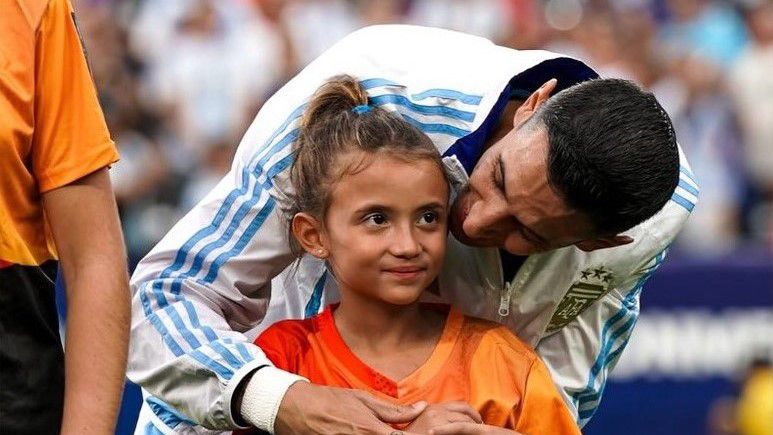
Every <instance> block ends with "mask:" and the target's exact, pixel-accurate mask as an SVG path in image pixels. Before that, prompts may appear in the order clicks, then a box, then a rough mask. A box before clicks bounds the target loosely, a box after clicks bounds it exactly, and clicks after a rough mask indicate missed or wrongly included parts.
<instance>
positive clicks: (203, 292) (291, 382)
mask: <svg viewBox="0 0 773 435" xmlns="http://www.w3.org/2000/svg"><path fill="white" fill-rule="evenodd" d="M341 73H346V74H350V75H352V76H355V77H358V78H359V79H360V80H361V83H362V84H363V86H364V87H365V88H366V89H367V91H368V93H369V96H370V104H372V105H376V106H381V107H386V108H388V109H390V110H395V111H397V112H398V113H400V114H401V115H402V116H403V117H404V118H405V119H407V120H409V121H410V122H412V123H414V124H415V125H417V126H418V127H419V128H421V129H422V130H423V131H424V132H425V133H427V134H428V135H429V136H430V137H431V138H432V140H433V141H434V143H435V144H436V146H437V148H438V151H439V152H440V153H441V154H443V155H444V156H446V159H445V162H446V165H447V169H448V172H449V176H450V177H451V179H452V182H453V183H454V185H455V187H456V190H457V193H458V195H457V198H456V199H455V202H454V207H453V210H452V218H451V227H452V232H453V235H454V237H450V238H449V251H450V252H449V255H448V259H447V262H446V265H445V266H444V271H443V273H442V274H441V279H440V294H439V295H436V296H437V297H439V298H441V299H443V300H446V301H450V302H452V303H453V304H454V305H455V306H457V307H458V308H460V309H461V310H463V311H464V312H465V313H466V314H471V315H476V316H479V317H484V318H488V319H493V320H496V321H499V322H501V323H503V324H505V325H507V326H509V327H510V328H511V329H512V330H513V331H514V332H515V333H516V334H518V335H519V336H520V337H521V338H522V339H524V340H525V341H527V342H528V343H530V344H531V345H533V346H535V348H536V349H537V351H538V352H539V353H540V355H541V356H542V358H543V359H544V360H545V363H546V364H547V365H548V367H549V368H550V370H551V375H552V376H553V378H554V381H555V382H556V384H557V386H558V387H559V389H560V391H561V393H562V395H563V397H564V400H565V401H566V403H567V405H568V406H569V408H570V409H571V410H572V412H574V413H575V415H577V417H578V420H579V421H580V423H585V422H587V421H588V420H589V419H590V417H591V415H592V414H593V412H594V410H595V408H596V406H597V404H598V402H599V399H600V396H601V393H602V392H603V386H604V382H605V380H606V377H607V374H608V372H609V370H610V369H611V367H612V366H613V365H614V363H615V361H617V358H618V357H619V355H620V353H621V352H622V350H623V348H624V347H625V343H626V342H627V339H628V337H629V336H630V333H631V330H632V328H633V324H634V323H635V321H636V317H637V314H638V296H639V292H640V290H641V287H642V285H643V283H644V281H645V280H646V278H647V277H648V276H649V275H650V274H651V273H652V271H654V270H655V269H656V268H657V267H658V266H659V265H660V263H661V262H662V261H663V258H664V256H665V250H666V248H667V247H668V245H669V243H670V242H671V240H672V239H673V238H674V236H675V235H676V233H677V232H678V230H679V228H680V227H681V226H682V225H683V223H684V221H685V220H686V218H687V216H688V214H689V210H691V209H692V207H693V206H694V204H695V201H696V200H697V198H696V197H695V196H694V195H693V193H695V194H697V190H696V186H695V184H694V182H693V181H692V180H691V178H690V176H689V169H688V167H687V166H686V162H683V163H682V166H681V172H680V163H679V160H680V158H679V151H678V148H677V145H676V141H675V138H674V132H673V129H672V127H671V122H670V120H669V119H668V117H667V115H666V114H665V112H664V111H663V110H662V108H661V107H660V105H659V104H658V103H657V101H656V100H655V99H654V97H653V96H652V95H651V94H647V93H644V92H642V91H641V90H640V89H638V88H637V87H636V86H634V85H632V84H630V83H627V82H624V81H619V80H592V81H587V82H586V80H588V79H592V78H595V77H596V74H595V73H594V72H593V71H592V70H591V69H590V68H588V67H587V66H585V65H584V64H583V63H582V62H580V61H577V60H574V59H570V58H566V57H563V56H560V55H557V54H554V53H549V52H542V51H527V52H518V51H515V50H510V49H506V48H503V47H497V46H495V45H493V44H491V43H490V42H489V41H487V40H485V39H481V38H477V37H473V36H469V35H464V34H460V33H455V32H450V31H445V30H439V29H428V28H421V27H412V26H377V27H371V28H367V29H363V30H360V31H358V32H355V33H354V34H352V35H350V36H348V37H347V38H345V39H344V40H342V41H341V42H340V43H338V44H337V45H336V46H335V47H333V48H331V49H330V50H329V51H328V52H326V53H325V54H323V55H322V56H321V57H320V58H318V59H317V60H316V61H314V62H312V63H311V64H310V65H309V66H308V67H307V68H306V69H305V70H304V71H302V72H301V73H300V74H299V75H298V76H297V77H295V78H294V79H293V80H291V81H290V82H289V83H288V84H287V85H286V86H285V87H284V88H282V89H281V90H280V91H279V92H278V93H277V94H276V95H274V97H272V98H271V99H270V100H269V101H268V102H267V103H266V105H265V106H264V107H263V109H262V110H261V111H260V113H259V114H258V115H257V118H256V120H255V122H254V123H253V125H252V126H251V127H250V129H249V131H248V132H247V134H246V135H245V138H244V140H243V141H242V143H241V145H240V147H239V150H238V151H237V155H236V158H235V161H234V165H233V169H232V172H231V173H230V174H229V175H228V176H226V178H225V179H223V180H222V182H221V183H220V184H219V185H218V186H217V187H216V188H215V190H214V191H213V192H212V193H210V195H208V197H207V198H205V199H204V200H203V201H202V202H201V203H200V204H199V205H198V206H197V207H196V208H194V210H193V211H191V213H189V214H188V215H187V216H186V217H185V218H183V220H182V221H181V222H180V223H178V225H177V226H175V228H173V229H172V231H171V232H170V233H169V234H168V235H167V236H166V237H165V238H164V240H162V241H161V242H160V243H159V245H158V246H157V247H156V248H155V249H154V250H153V251H152V252H151V253H150V254H149V255H148V256H147V257H146V258H145V259H144V260H143V261H142V262H141V263H140V265H139V266H138V268H137V271H136V273H135V275H134V277H133V280H132V285H133V287H134V290H135V292H136V293H135V296H134V299H133V322H132V343H131V349H130V369H129V373H130V378H131V379H132V380H134V381H135V382H138V383H140V384H141V385H142V386H143V387H144V388H145V390H146V392H147V393H148V395H147V397H146V400H145V403H144V404H143V411H142V413H141V424H140V425H139V426H138V430H139V431H145V430H149V431H153V430H160V431H162V432H163V431H167V432H168V431H172V430H174V431H178V430H179V431H183V428H184V427H185V425H186V424H188V422H191V421H192V422H195V423H197V424H201V425H204V426H205V427H208V428H212V429H216V430H227V429H232V428H235V427H240V426H245V425H253V426H256V427H258V428H260V429H263V430H266V431H270V432H276V433H281V434H283V433H320V432H339V433H341V432H344V433H351V432H356V433H390V431H391V428H390V426H388V425H387V424H386V423H387V422H388V423H401V422H408V421H411V420H412V419H413V418H415V417H416V416H417V415H418V414H420V413H421V412H422V411H423V409H424V407H423V405H421V404H419V405H418V406H415V407H413V408H399V407H393V406H389V405H385V404H383V403H382V402H380V401H378V400H376V399H375V398H373V397H370V396H368V395H366V394H364V393H362V392H357V391H350V390H339V389H334V388H327V387H320V386H313V385H309V384H308V383H305V382H298V381H299V380H302V379H300V378H299V377H297V376H294V375H291V374H288V373H285V372H282V371H280V370H278V369H276V368H274V367H271V365H270V363H269V362H268V360H267V359H266V358H265V356H264V355H263V354H262V352H261V351H260V350H259V349H258V348H257V347H255V346H252V345H251V344H249V341H248V340H247V339H246V337H245V335H244V333H245V332H247V331H248V330H250V329H251V328H253V327H255V326H256V325H257V326H258V330H262V329H264V328H265V327H266V326H267V325H269V324H270V323H272V322H273V321H276V320H278V319H282V318H289V317H303V316H309V315H312V314H315V313H316V312H317V311H318V310H319V309H320V307H322V306H324V304H325V303H326V302H329V301H331V300H334V299H335V294H336V290H335V280H334V279H332V278H331V277H330V276H329V275H328V272H327V269H326V267H325V264H324V263H322V262H321V261H316V260H314V259H312V258H306V257H304V258H303V259H301V260H300V263H299V264H298V265H297V266H298V267H297V269H296V268H289V269H288V266H289V265H290V263H291V261H292V259H293V257H292V254H291V252H290V250H289V247H288V241H287V228H286V225H285V223H284V217H283V215H282V211H281V210H282V207H283V201H284V199H285V198H286V197H287V194H288V180H287V172H288V171H287V169H288V168H289V166H290V165H291V163H292V154H291V145H292V142H293V141H294V140H295V138H296V137H297V134H298V131H297V126H298V120H299V118H300V115H301V114H302V113H303V108H304V102H305V101H306V100H307V99H308V97H309V96H310V95H311V94H312V93H313V92H314V90H315V89H316V88H317V87H318V86H319V85H321V84H322V83H323V82H324V81H325V80H326V79H328V78H330V77H332V76H335V75H337V74H341ZM553 78H555V79H556V80H551V79H553ZM583 82H584V83H583ZM578 83H579V84H578ZM558 90H563V91H562V92H560V93H558V94H557V95H555V96H554V97H552V98H551V97H550V95H551V94H552V93H553V92H554V91H558ZM468 174H469V178H468ZM680 174H681V175H680ZM680 177H682V178H680ZM677 184H678V185H679V187H677ZM675 188H676V191H675ZM653 215H656V217H655V218H654V219H649V220H647V219H648V218H650V217H651V216H653ZM642 222H643V223H642ZM631 227H634V228H633V229H631ZM629 229H630V230H629ZM623 232H625V234H623ZM473 246H475V247H473ZM602 248H607V249H602ZM283 271H284V272H283ZM253 332H254V331H253ZM457 429H458V432H459V433H479V432H481V431H485V430H486V428H484V427H483V426H481V425H474V424H473V425H468V426H464V427H463V428H456V429H455V430H457Z"/></svg>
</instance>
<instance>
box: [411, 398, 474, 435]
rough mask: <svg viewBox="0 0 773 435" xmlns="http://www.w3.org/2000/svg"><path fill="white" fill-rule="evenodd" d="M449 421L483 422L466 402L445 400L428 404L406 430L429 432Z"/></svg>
mask: <svg viewBox="0 0 773 435" xmlns="http://www.w3.org/2000/svg"><path fill="white" fill-rule="evenodd" d="M449 423H477V424H480V423H483V419H482V418H481V416H480V413H478V411H476V410H474V409H473V408H472V407H471V406H470V405H469V404H467V403H465V402H444V403H438V404H434V405H428V406H427V408H426V409H425V410H424V412H422V413H421V415H419V416H418V417H417V418H416V420H414V421H413V423H411V424H409V425H408V427H407V428H406V430H409V431H411V432H414V433H428V432H430V429H432V428H436V427H441V426H444V425H447V424H449Z"/></svg>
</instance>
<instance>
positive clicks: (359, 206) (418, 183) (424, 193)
mask: <svg viewBox="0 0 773 435" xmlns="http://www.w3.org/2000/svg"><path fill="white" fill-rule="evenodd" d="M344 158H346V159H347V161H348V162H355V163H358V162H360V161H363V162H365V163H364V164H363V165H358V166H360V167H359V168H358V169H359V171H357V172H356V173H354V174H346V175H344V176H343V177H342V178H341V180H340V181H337V182H336V183H335V185H334V186H333V190H332V192H331V201H330V205H329V208H328V211H327V214H326V216H325V219H324V223H323V225H322V226H321V228H320V242H321V244H322V245H323V248H324V249H325V250H326V252H327V260H328V262H329V263H330V265H331V266H332V269H333V273H334V274H335V277H336V279H337V280H338V283H339V285H340V287H341V290H342V291H352V292H357V293H358V294H360V295H362V296H367V297H371V298H374V299H378V300H381V301H384V302H387V303H390V304H395V305H406V304H410V303H413V302H415V301H416V300H417V299H418V298H419V296H420V294H421V292H422V291H424V290H425V289H426V288H427V287H428V286H429V285H430V284H431V283H432V281H433V280H434V279H435V277H437V275H438V273H439V272H440V267H441V265H442V263H443V256H444V254H445V247H446V235H447V233H446V231H447V218H448V185H447V183H446V181H445V178H444V177H443V173H442V172H441V169H440V168H439V167H438V165H437V164H436V163H434V162H432V161H430V160H426V159H420V160H415V161H406V160H404V159H399V158H395V157H394V156H390V155H388V154H379V155H376V156H373V155H368V154H364V153H354V154H350V155H348V156H346V157H344ZM349 159H351V160H349ZM363 168H364V169H363Z"/></svg>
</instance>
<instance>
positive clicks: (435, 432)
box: [429, 422, 522, 435]
mask: <svg viewBox="0 0 773 435" xmlns="http://www.w3.org/2000/svg"><path fill="white" fill-rule="evenodd" d="M429 435H522V434H521V433H520V432H516V431H514V430H510V429H502V428H501V427H496V426H489V425H487V424H478V423H469V422H454V423H448V424H444V425H442V426H438V427H435V428H433V429H431V430H430V431H429Z"/></svg>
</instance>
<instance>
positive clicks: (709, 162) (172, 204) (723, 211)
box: [60, 0, 773, 435]
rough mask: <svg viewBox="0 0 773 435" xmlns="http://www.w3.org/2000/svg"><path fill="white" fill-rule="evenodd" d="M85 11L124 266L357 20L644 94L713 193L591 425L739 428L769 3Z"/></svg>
mask: <svg viewBox="0 0 773 435" xmlns="http://www.w3.org/2000/svg"><path fill="white" fill-rule="evenodd" d="M73 3H74V6H75V8H76V11H77V14H78V15H77V16H78V20H79V27H80V30H81V33H82V36H83V38H84V40H85V44H86V47H87V49H88V55H89V61H90V65H91V70H92V73H93V76H94V80H95V82H96V85H97V88H98V90H99V95H100V100H101V103H102V106H103V109H104V111H105V115H106V118H107V121H108V125H109V127H110V130H111V132H112V135H113V137H114V138H115V140H116V142H117V144H118V147H119V149H120V152H121V156H122V159H121V161H120V162H119V163H118V164H117V165H116V166H115V167H114V168H113V169H112V170H111V176H112V179H113V183H114V187H115V191H116V195H117V198H118V203H119V207H120V211H121V218H122V220H123V229H124V233H125V236H126V243H127V247H128V250H129V259H130V263H131V264H136V262H137V261H138V260H139V259H140V258H141V257H142V256H143V255H144V254H145V253H146V252H147V251H148V249H150V248H151V247H152V246H153V245H154V243H155V242H156V241H157V240H158V239H159V238H160V237H162V236H163V234H164V233H165V232H166V231H167V229H168V228H170V227H171V225H172V224H173V223H174V222H175V221H176V220H177V219H178V218H180V217H181V216H182V215H183V214H184V213H185V212H186V211H187V210H188V209H190V208H191V207H192V206H193V205H194V204H195V203H196V202H197V201H198V200H199V199H200V198H202V197H203V195H204V194H205V193H206V192H207V191H208V190H209V189H210V188H211V187H213V186H214V184H215V183H216V182H217V181H218V180H219V179H220V178H221V177H222V176H223V174H224V173H225V172H226V171H227V170H228V168H229V166H230V162H231V158H232V155H233V152H234V150H235V147H236V144H238V141H239V139H240V137H241V134H242V133H243V131H244V130H245V129H246V127H247V125H248V123H249V122H250V121H251V120H252V118H253V116H254V114H255V113H256V111H257V110H258V109H259V108H260V106H261V104H262V103H263V101H265V99H266V98H267V97H268V96H270V95H271V94H272V92H273V91H274V90H276V89H277V88H278V87H280V86H281V85H282V83H284V82H285V81H286V80H288V79H289V78H290V77H292V75H293V74H294V73H295V72H296V71H298V70H299V69H300V68H302V67H303V66H304V65H305V64H306V63H308V62H309V61H310V60H312V59H313V58H314V57H316V56H317V55H318V54H319V53H321V52H322V51H323V50H324V49H325V48H327V47H329V46H330V45H332V44H333V43H334V42H335V41H336V40H337V39H339V38H341V37H342V36H344V35H346V34H347V33H349V32H350V31H352V30H355V29H357V28H359V27H362V26H365V25H368V24H375V23H393V22H402V23H414V24H423V25H431V26H437V27H445V28H451V29H456V30H461V31H465V32H468V33H473V34H478V35H481V36H485V37H487V38H489V39H492V40H494V41H496V42H498V43H500V44H503V45H508V46H512V47H515V48H520V49H531V48H546V49H550V50H553V51H558V52H562V53H567V54H570V55H574V56H576V57H580V58H582V59H584V60H586V61H587V62H588V63H589V64H590V65H591V66H593V67H594V68H595V69H596V70H597V71H599V72H600V73H601V74H602V75H603V76H606V77H624V78H628V79H631V80H635V81H637V82H638V83H640V84H642V85H643V86H645V87H647V88H649V89H651V90H652V91H653V92H655V94H656V95H657V96H658V98H659V99H660V101H661V102H662V103H663V105H664V106H665V107H666V109H667V110H668V111H669V113H670V115H671V116H672V117H673V119H674V122H675V126H676V131H677V136H678V137H679V140H680V143H681V144H682V146H683V148H684V150H685V151H686V152H687V154H688V157H689V159H690V162H691V164H692V166H693V171H694V173H695V175H696V177H697V179H698V182H699V184H700V185H701V203H700V205H699V206H698V207H697V208H696V210H695V211H694V213H693V215H692V217H691V219H690V222H689V223H688V226H687V228H686V229H685V230H684V232H683V233H682V235H681V236H680V238H679V239H678V240H677V242H676V243H675V244H674V245H673V246H672V249H671V251H670V253H669V258H668V259H667V261H666V263H665V265H664V266H663V267H662V268H661V271H660V272H659V273H657V274H655V276H654V277H653V278H652V280H651V281H650V283H649V285H648V286H647V288H646V290H645V291H644V292H643V296H642V313H641V317H640V319H639V322H638V325H637V329H636V331H635V333H634V336H633V338H632V340H631V343H630V344H629V348H628V350H627V351H626V352H625V353H624V355H623V357H622V359H621V360H620V363H619V365H618V368H617V369H616V371H615V373H614V374H613V377H612V379H611V381H610V382H609V384H608V385H607V388H606V391H605V397H604V400H603V402H602V404H601V407H600V409H599V411H598V412H597V413H596V416H595V417H594V420H592V421H591V423H590V424H589V425H588V426H587V427H586V429H585V431H584V432H585V433H586V434H590V435H602V434H620V433H626V434H645V433H646V434H651V433H658V434H702V433H705V434H728V435H729V434H735V433H739V432H737V431H736V429H734V428H733V423H734V418H733V415H734V409H735V408H734V403H735V402H734V401H735V399H736V398H737V397H738V395H739V394H741V392H742V391H743V385H744V379H745V374H746V373H747V368H748V366H749V364H750V363H751V361H752V360H753V359H754V358H759V357H767V358H770V357H771V356H773V5H771V2H770V1H764V0H746V1H714V2H712V1H708V0H619V1H612V0H609V1H599V0H544V1H540V0H372V1H366V0H133V1H132V0H129V1H117V0H116V1H110V0H73ZM60 299H61V294H60ZM63 303H64V301H62V300H60V304H63ZM138 397H139V396H138V391H137V388H136V387H134V386H132V385H128V386H127V390H126V393H125V398H124V404H123V406H122V412H121V420H120V422H119V429H118V433H120V434H129V433H132V431H133V419H134V416H135V415H136V412H137V404H138ZM760 418H773V416H767V417H764V416H760Z"/></svg>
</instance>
